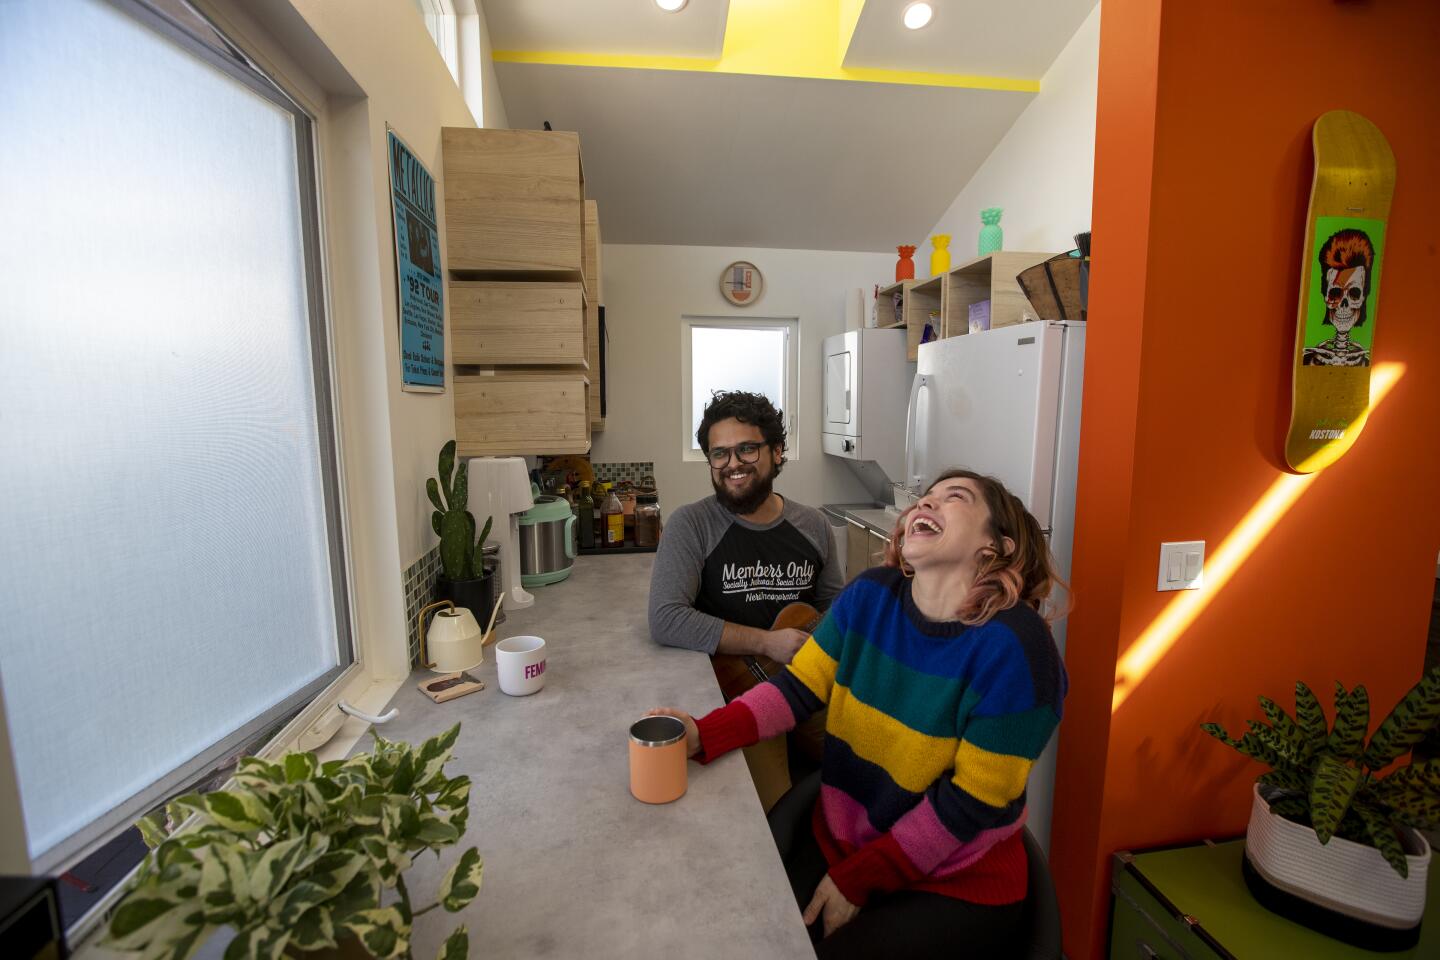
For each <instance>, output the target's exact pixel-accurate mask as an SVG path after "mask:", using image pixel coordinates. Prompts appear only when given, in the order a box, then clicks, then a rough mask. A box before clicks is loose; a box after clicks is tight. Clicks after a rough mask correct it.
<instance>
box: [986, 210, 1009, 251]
mask: <svg viewBox="0 0 1440 960" xmlns="http://www.w3.org/2000/svg"><path fill="white" fill-rule="evenodd" d="M1004 212H1005V211H1004V210H1003V209H1001V208H1000V207H986V208H985V209H984V210H981V211H980V222H981V223H983V224H984V226H983V227H981V228H980V256H982V257H983V256H985V255H986V254H987V253H994V252H995V251H997V250H999V249H1000V244H1001V243H1002V242H1003V241H1004V239H1005V237H1004V235H1003V234H1002V233H1001V232H1000V215H1001V214H1002V213H1004Z"/></svg>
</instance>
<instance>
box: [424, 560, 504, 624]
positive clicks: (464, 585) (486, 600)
mask: <svg viewBox="0 0 1440 960" xmlns="http://www.w3.org/2000/svg"><path fill="white" fill-rule="evenodd" d="M495 589H496V587H495V572H494V571H493V570H486V571H485V573H484V574H483V575H482V576H479V577H476V578H474V579H473V580H447V579H446V578H445V575H444V574H441V575H440V578H439V579H438V580H436V581H435V599H436V600H449V601H451V602H452V603H454V604H455V606H457V607H464V608H465V609H467V610H469V611H470V612H471V613H472V614H474V615H475V621H476V622H477V623H479V624H480V629H481V630H484V629H485V624H487V623H489V622H490V611H492V610H494V609H495Z"/></svg>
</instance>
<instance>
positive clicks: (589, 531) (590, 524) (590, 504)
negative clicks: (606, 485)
mask: <svg viewBox="0 0 1440 960" xmlns="http://www.w3.org/2000/svg"><path fill="white" fill-rule="evenodd" d="M594 510H595V496H594V494H592V493H591V492H590V481H589V480H581V481H580V496H578V497H576V498H575V527H576V529H578V530H579V532H580V548H581V549H582V550H589V549H591V548H592V547H594V546H595V525H594V521H592V520H591V519H590V515H591V513H593V512H594Z"/></svg>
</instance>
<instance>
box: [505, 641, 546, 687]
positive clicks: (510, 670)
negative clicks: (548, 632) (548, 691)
mask: <svg viewBox="0 0 1440 960" xmlns="http://www.w3.org/2000/svg"><path fill="white" fill-rule="evenodd" d="M495 670H496V672H497V673H498V674H499V675H500V690H501V691H502V692H504V693H508V694H509V695H510V696H512V697H527V696H529V695H530V694H532V693H537V692H539V690H540V688H541V687H543V686H545V640H544V638H542V637H510V638H509V639H507V640H501V641H500V642H499V643H497V644H495Z"/></svg>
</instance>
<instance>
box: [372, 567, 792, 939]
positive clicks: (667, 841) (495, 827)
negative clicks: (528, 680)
mask: <svg viewBox="0 0 1440 960" xmlns="http://www.w3.org/2000/svg"><path fill="white" fill-rule="evenodd" d="M653 560H654V556H653V555H651V554H631V555H621V556H613V557H580V558H579V559H578V560H577V561H576V564H575V572H574V573H573V574H572V575H571V576H570V578H569V579H568V580H566V581H564V582H562V583H559V584H556V585H554V586H549V587H543V588H540V589H538V590H535V591H533V592H534V594H535V605H534V606H533V607H531V608H530V609H528V610H519V611H511V612H510V613H509V615H508V619H507V621H506V622H505V623H504V624H502V625H500V626H499V627H498V628H497V630H498V632H499V634H500V636H501V637H502V638H503V637H511V636H519V635H522V634H533V635H538V636H541V637H544V638H545V641H546V644H547V648H548V655H547V665H546V670H545V687H544V689H543V690H541V691H540V692H539V693H537V694H534V695H533V696H529V697H518V698H512V697H508V696H506V695H505V694H503V693H501V692H500V686H499V683H498V682H497V680H496V677H495V658H494V648H493V647H491V648H488V649H487V650H486V652H485V663H484V664H482V665H481V666H480V667H479V668H478V669H476V670H472V671H471V673H472V674H475V675H476V676H478V677H479V678H480V679H482V680H484V681H485V684H486V689H484V690H482V691H480V692H479V693H472V694H470V695H468V696H464V697H460V698H459V699H456V700H452V701H450V702H449V703H443V704H434V703H431V702H430V701H429V699H428V698H426V697H425V696H424V695H423V694H421V693H420V691H419V690H418V689H416V684H417V683H419V682H420V681H421V680H422V679H425V678H426V677H429V676H432V674H430V672H429V671H417V672H416V673H415V674H414V675H412V676H411V678H410V680H409V682H407V683H406V685H405V686H404V687H403V688H402V689H401V690H400V692H399V693H397V694H396V695H395V698H394V699H393V700H392V701H391V706H394V707H398V708H399V710H400V716H399V717H397V718H396V719H395V720H393V721H392V722H390V723H388V724H386V725H385V726H383V727H381V728H379V729H380V732H381V734H382V735H383V736H385V737H387V738H388V739H392V740H407V741H410V742H418V741H420V740H423V739H424V738H426V737H429V736H432V735H434V734H435V733H438V732H440V731H442V730H444V729H446V728H447V727H449V726H450V725H451V724H453V723H455V722H456V721H460V722H461V723H462V724H463V726H462V728H461V732H460V740H459V742H458V743H457V745H456V749H455V757H454V759H453V760H451V762H450V764H449V766H448V767H447V768H446V769H447V772H448V773H449V774H450V775H451V776H455V775H456V774H460V773H464V774H467V775H469V776H470V778H471V779H472V780H473V787H472V789H471V794H470V826H469V830H468V831H467V832H466V834H465V836H464V837H463V838H462V841H461V843H462V846H461V848H460V849H464V847H465V846H468V845H471V844H474V845H475V846H477V847H478V848H479V850H480V854H481V856H482V857H484V860H485V875H484V881H483V883H482V886H481V890H480V895H479V896H478V897H477V898H476V899H475V901H474V902H473V903H472V904H471V905H470V906H469V907H468V908H466V909H465V910H464V911H463V912H462V913H461V914H458V915H455V914H448V913H445V912H444V911H443V910H437V911H434V912H433V913H430V914H427V915H426V916H424V917H422V918H420V919H419V920H417V921H416V924H415V938H414V942H413V948H414V955H415V956H417V957H433V956H435V954H436V951H437V950H438V949H439V945H440V942H441V941H442V940H443V939H444V937H445V936H446V935H447V934H448V933H449V932H450V930H451V929H452V928H453V927H454V926H455V925H456V924H457V923H459V922H464V923H465V924H466V925H467V926H468V927H469V930H470V950H471V955H472V956H476V957H497V958H509V957H561V958H569V957H587V958H604V957H627V958H630V957H660V956H684V957H701V958H703V957H759V956H764V957H813V956H814V951H813V950H812V949H811V946H810V941H809V937H808V936H807V934H806V931H805V927H804V925H803V923H802V922H801V920H800V911H799V909H798V908H797V907H796V905H795V900H794V897H793V895H792V894H791V892H790V885H789V882H788V881H787V880H786V877H785V869H784V867H783V865H782V864H781V862H780V857H779V855H778V854H777V853H776V850H775V844H774V842H773V841H772V839H771V837H770V830H769V827H768V826H767V824H766V821H765V814H764V812H763V810H762V809H761V807H760V801H759V799H758V798H757V796H756V794H755V788H754V785H753V784H752V783H751V781H750V774H749V771H748V770H747V769H746V766H745V761H744V758H743V757H741V756H740V754H739V753H738V752H736V753H733V754H731V755H728V756H726V757H723V758H721V759H720V760H718V761H716V762H715V763H712V764H710V765H708V766H703V767H702V766H700V765H699V764H695V763H691V764H690V765H689V777H690V782H689V789H688V791H687V793H686V794H685V796H683V797H681V798H680V799H679V800H677V801H675V802H674V803H671V804H666V805H664V806H650V805H647V804H643V803H641V802H639V801H638V800H636V799H634V798H633V797H632V796H630V790H629V766H628V764H629V760H628V746H627V731H628V728H629V725H630V723H631V722H632V721H634V720H636V719H638V718H639V717H640V716H641V715H642V714H643V713H644V712H645V711H646V710H647V709H649V708H651V707H655V706H661V705H671V706H677V707H681V708H683V709H686V710H688V711H690V712H691V713H693V714H695V715H697V716H699V715H702V714H704V713H706V712H708V711H709V710H711V709H713V708H715V707H718V706H720V705H721V702H722V700H721V697H720V691H719V689H718V687H717V686H716V684H715V677H714V674H713V673H712V672H711V669H710V661H709V658H708V657H706V656H704V655H703V654H698V653H694V652H691V651H687V650H679V649H675V648H670V647H660V646H657V645H656V644H655V643H653V642H652V641H651V640H650V636H649V628H648V626H647V622H646V611H645V600H646V596H647V594H648V591H649V584H650V565H651V563H652V562H653ZM366 742H368V738H367V740H365V741H362V742H361V746H360V748H359V749H365V746H364V744H365V743H366ZM456 856H457V851H456V850H454V849H450V850H446V851H445V852H444V854H442V856H441V858H440V860H439V862H438V863H437V862H436V860H435V858H433V857H420V858H418V859H417V860H416V861H415V865H414V866H413V867H412V868H411V870H410V872H409V873H408V874H407V875H406V880H407V883H408V884H409V887H410V891H411V896H412V899H413V900H414V901H415V902H416V903H417V904H423V903H429V902H431V900H432V899H433V894H434V891H435V889H436V888H437V886H438V885H439V882H440V878H441V876H442V875H443V874H444V871H445V870H448V869H449V867H450V866H451V865H452V864H453V863H454V861H455V858H456Z"/></svg>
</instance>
